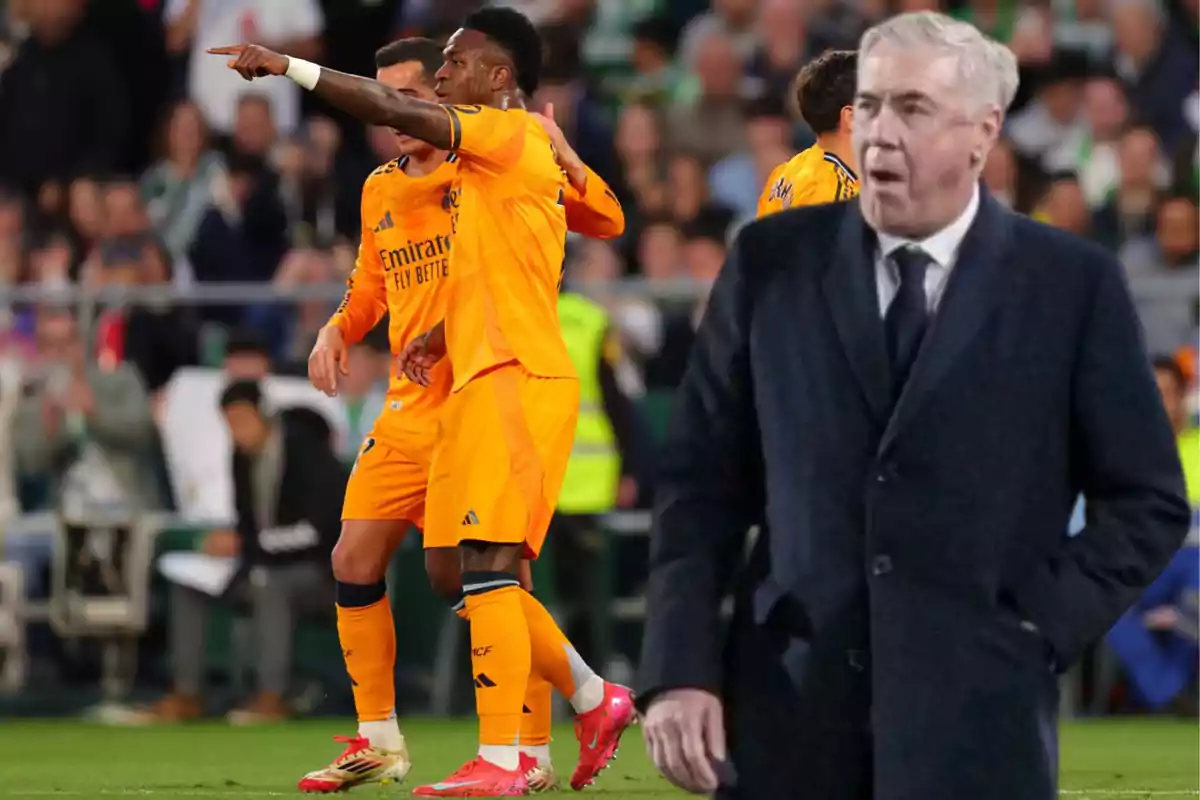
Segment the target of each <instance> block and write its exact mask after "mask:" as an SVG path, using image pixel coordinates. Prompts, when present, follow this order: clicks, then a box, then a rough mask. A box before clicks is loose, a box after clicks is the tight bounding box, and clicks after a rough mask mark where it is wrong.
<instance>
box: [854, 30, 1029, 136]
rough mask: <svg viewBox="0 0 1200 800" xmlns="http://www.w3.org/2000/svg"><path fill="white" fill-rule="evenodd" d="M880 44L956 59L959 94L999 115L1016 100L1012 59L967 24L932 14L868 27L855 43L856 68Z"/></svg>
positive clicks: (1016, 78) (1016, 80) (1015, 79)
mask: <svg viewBox="0 0 1200 800" xmlns="http://www.w3.org/2000/svg"><path fill="white" fill-rule="evenodd" d="M880 42H888V43H891V44H894V45H897V46H898V47H902V48H904V49H906V50H907V49H914V50H916V49H924V50H928V49H934V48H936V49H939V50H942V51H943V52H947V53H951V54H953V55H954V56H955V57H956V58H957V59H958V69H959V75H960V78H961V80H962V86H963V88H964V90H969V94H970V95H972V96H973V97H977V98H978V99H979V100H981V101H983V102H985V103H986V104H987V105H989V106H994V107H995V108H996V109H998V110H999V111H1000V113H1001V114H1004V113H1005V112H1006V111H1008V107H1009V106H1010V105H1012V101H1013V98H1014V97H1016V95H1017V85H1018V83H1019V82H1020V78H1019V76H1018V74H1017V57H1016V56H1015V55H1013V52H1012V51H1011V50H1009V49H1008V48H1007V47H1005V46H1004V45H1002V44H1000V43H999V42H997V41H995V40H994V39H990V38H988V37H987V36H985V35H984V34H983V33H981V32H980V30H979V29H978V28H976V27H975V26H974V25H971V24H970V23H967V22H960V21H959V20H956V19H953V18H952V17H948V16H946V15H945V14H938V13H936V12H933V11H917V12H912V13H908V14H899V15H897V16H894V17H891V18H890V19H887V20H884V21H883V22H881V23H879V24H878V25H875V26H874V27H872V28H869V29H868V30H867V32H866V33H864V34H863V36H862V41H861V42H859V45H858V52H859V61H858V63H859V69H862V64H863V62H864V61H865V60H866V58H867V56H868V55H870V53H871V50H873V49H874V48H875V46H876V45H878V44H879V43H880Z"/></svg>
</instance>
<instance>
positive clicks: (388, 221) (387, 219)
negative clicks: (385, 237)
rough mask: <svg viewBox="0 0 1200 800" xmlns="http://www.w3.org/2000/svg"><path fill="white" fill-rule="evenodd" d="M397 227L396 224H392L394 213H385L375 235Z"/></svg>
mask: <svg viewBox="0 0 1200 800" xmlns="http://www.w3.org/2000/svg"><path fill="white" fill-rule="evenodd" d="M394 227H396V223H394V222H392V212H391V211H387V212H384V215H383V219H381V220H379V224H378V225H376V226H375V233H379V232H380V231H386V230H389V229H391V228H394Z"/></svg>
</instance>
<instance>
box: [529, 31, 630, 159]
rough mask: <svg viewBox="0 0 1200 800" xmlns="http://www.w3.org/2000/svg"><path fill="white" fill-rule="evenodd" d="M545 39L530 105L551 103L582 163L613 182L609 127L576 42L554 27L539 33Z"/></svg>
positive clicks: (610, 127) (610, 131)
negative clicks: (540, 68)
mask: <svg viewBox="0 0 1200 800" xmlns="http://www.w3.org/2000/svg"><path fill="white" fill-rule="evenodd" d="M542 35H543V36H544V37H545V39H544V41H545V42H546V54H545V64H544V65H543V67H542V75H541V82H540V83H539V85H538V90H537V92H536V94H535V95H534V99H533V100H534V108H536V109H539V110H540V109H543V108H545V106H546V104H547V103H551V104H553V105H554V121H555V122H557V123H558V126H559V127H560V128H561V129H562V131H563V133H565V134H566V136H567V138H568V139H569V140H570V142H571V146H572V147H574V148H575V152H576V153H578V154H579V157H580V158H581V159H583V162H584V163H585V164H587V165H588V166H589V167H591V168H592V169H593V170H595V171H596V173H597V174H598V175H599V176H600V177H602V178H604V180H605V181H615V178H616V154H615V153H614V152H613V143H612V142H613V130H612V126H611V125H609V123H608V119H607V118H606V117H605V111H604V105H603V104H602V103H601V102H600V101H599V100H598V99H596V98H595V97H594V96H593V93H592V90H591V88H590V86H589V85H588V82H587V79H586V77H585V74H584V71H583V63H582V61H581V60H580V55H579V41H578V39H577V38H576V36H575V35H574V33H573V32H572V31H570V30H569V29H567V28H565V27H564V26H561V25H559V26H556V27H553V28H549V29H546V30H544V31H543V32H542Z"/></svg>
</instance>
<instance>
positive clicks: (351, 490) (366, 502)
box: [342, 431, 429, 528]
mask: <svg viewBox="0 0 1200 800" xmlns="http://www.w3.org/2000/svg"><path fill="white" fill-rule="evenodd" d="M413 452H416V453H418V454H419V455H417V456H414V455H413V454H412V453H413ZM428 456H429V449H428V446H425V447H415V448H411V449H409V450H406V451H401V450H399V449H397V448H395V447H392V446H390V445H387V444H384V442H383V441H381V440H380V439H379V437H377V436H376V435H375V432H374V431H372V432H371V435H370V436H368V437H367V438H366V439H364V440H363V446H362V449H361V450H359V451H358V458H356V459H355V460H354V469H353V470H352V471H351V473H350V480H349V482H348V483H347V484H346V499H345V501H344V502H343V503H342V519H365V520H408V521H409V522H411V523H412V524H414V525H416V526H417V527H418V528H423V527H424V526H425V489H426V487H427V486H428V485H429V457H428Z"/></svg>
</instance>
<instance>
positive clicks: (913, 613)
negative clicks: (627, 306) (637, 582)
mask: <svg viewBox="0 0 1200 800" xmlns="http://www.w3.org/2000/svg"><path fill="white" fill-rule="evenodd" d="M1016 89H1017V68H1016V62H1015V59H1014V57H1013V55H1012V53H1010V52H1009V51H1008V50H1007V49H1006V48H1004V47H1003V46H1001V45H999V44H997V43H996V42H994V41H991V40H990V39H988V38H986V37H985V36H984V35H983V34H981V33H980V32H979V31H978V30H977V29H975V28H974V27H972V26H970V25H967V24H964V23H961V22H956V21H954V20H952V19H950V18H948V17H946V16H943V15H940V14H934V13H927V12H925V13H915V14H903V15H900V16H897V17H893V18H892V19H889V20H887V21H886V22H883V23H881V24H880V25H878V26H876V27H874V28H872V29H870V30H869V31H867V32H866V33H865V34H864V36H863V39H862V42H861V44H860V50H859V71H858V88H857V97H856V100H855V104H854V134H853V135H854V148H855V155H856V156H857V159H858V164H859V166H860V173H861V181H862V183H861V186H862V194H861V196H860V197H859V198H858V199H857V200H854V201H850V202H846V203H838V204H832V205H824V206H810V207H804V208H794V209H791V210H789V211H785V212H783V213H780V214H777V215H775V216H771V217H768V218H765V219H762V220H758V221H756V222H754V223H751V224H750V225H749V226H747V227H746V228H745V229H744V230H743V231H742V233H741V234H740V236H739V237H738V239H737V241H736V242H735V243H734V245H733V247H732V248H731V250H730V254H729V257H728V259H727V261H726V263H725V265H724V267H723V268H722V270H721V274H720V276H719V277H718V278H717V281H716V283H715V285H714V286H713V289H712V295H711V299H710V301H709V306H708V310H707V313H706V315H705V318H704V321H703V323H702V324H701V326H700V329H699V331H698V333H697V338H696V344H695V346H694V349H693V351H692V356H691V361H690V363H689V366H688V369H687V372H686V374H685V377H684V379H683V383H682V385H681V387H680V390H679V397H678V399H677V404H676V413H675V415H674V418H673V420H672V424H671V429H670V433H669V436H668V441H667V442H666V446H665V447H664V449H663V464H662V465H661V472H660V480H661V483H660V486H659V492H658V506H657V508H656V510H655V520H654V529H653V534H652V539H651V564H650V579H649V583H648V588H647V604H646V607H647V622H646V634H645V644H644V646H643V651H642V663H641V676H640V689H641V692H640V696H639V704H640V705H641V707H642V710H643V711H644V713H645V737H646V742H647V745H648V747H649V750H650V754H651V757H652V758H653V759H654V762H655V764H657V766H658V768H659V769H660V770H661V771H662V772H663V774H664V775H666V776H667V778H669V779H670V780H671V781H672V782H674V783H676V784H677V785H679V786H681V787H683V788H685V789H687V790H689V791H692V792H696V793H712V792H716V795H717V797H719V798H729V799H730V800H732V799H733V798H747V800H763V799H764V798H789V800H964V799H965V798H969V799H970V800H1052V799H1053V798H1055V797H1056V793H1057V792H1056V790H1057V786H1056V783H1057V772H1058V763H1057V759H1058V748H1057V730H1056V727H1057V726H1056V722H1057V718H1056V714H1057V707H1058V688H1057V675H1058V674H1059V673H1061V672H1062V671H1063V670H1065V669H1066V668H1067V667H1069V666H1070V665H1071V664H1072V662H1074V661H1075V660H1076V659H1077V658H1078V657H1079V655H1080V653H1081V651H1082V650H1083V649H1084V648H1085V647H1086V646H1087V644H1088V643H1089V642H1091V641H1093V640H1095V639H1096V638H1098V637H1099V636H1101V635H1102V634H1103V633H1104V632H1105V631H1106V630H1107V629H1108V628H1109V627H1110V626H1111V625H1112V624H1113V622H1114V621H1115V620H1116V619H1117V618H1118V617H1119V616H1120V615H1121V613H1122V612H1123V611H1124V610H1125V609H1127V608H1129V607H1130V605H1131V604H1132V603H1133V602H1134V600H1135V599H1136V598H1137V597H1138V595H1139V594H1140V593H1141V592H1142V590H1143V589H1144V588H1145V587H1146V586H1147V585H1148V584H1149V583H1150V582H1151V581H1152V580H1153V579H1154V578H1155V576H1156V575H1158V574H1159V572H1161V570H1162V569H1163V567H1164V566H1165V565H1166V564H1167V562H1168V561H1169V560H1170V558H1171V556H1172V554H1173V553H1174V552H1175V551H1176V549H1177V548H1178V547H1179V545H1180V543H1181V542H1182V541H1183V539H1184V536H1185V535H1186V533H1187V529H1188V519H1189V513H1188V505H1187V502H1186V500H1185V497H1184V485H1183V477H1182V473H1181V470H1180V466H1179V459H1178V457H1177V455H1176V450H1175V446H1174V442H1173V439H1172V435H1171V429H1170V426H1169V424H1168V422H1167V419H1166V416H1165V414H1164V412H1163V409H1162V405H1161V403H1160V402H1159V399H1158V391H1157V389H1156V388H1155V383H1154V379H1153V377H1152V375H1151V371H1150V368H1149V364H1148V360H1147V358H1146V354H1145V351H1144V349H1143V346H1142V342H1141V339H1140V334H1139V329H1138V322H1137V318H1136V316H1135V314H1134V309H1133V304H1132V302H1131V301H1130V298H1129V294H1128V292H1127V290H1126V288H1125V283H1124V280H1123V278H1122V275H1121V267H1120V265H1119V264H1118V263H1117V262H1116V261H1115V260H1114V259H1113V257H1112V256H1110V255H1109V254H1108V253H1106V252H1105V251H1103V250H1102V249H1101V248H1100V247H1098V246H1096V245H1094V244H1091V243H1089V242H1087V241H1085V240H1083V239H1080V238H1078V237H1076V236H1073V235H1071V234H1069V233H1065V232H1062V231H1058V230H1054V229H1052V228H1050V227H1048V226H1045V225H1042V224H1039V223H1037V222H1034V221H1032V220H1030V219H1028V218H1026V217H1023V216H1019V215H1016V214H1014V213H1012V212H1010V211H1008V210H1007V209H1005V208H1004V207H1003V206H1002V205H1001V204H1000V203H998V202H997V201H996V200H995V199H993V198H992V197H991V196H989V194H988V193H987V191H986V190H985V189H984V188H982V187H981V185H980V182H979V176H980V172H981V170H982V167H983V164H984V162H985V160H986V158H987V155H988V152H989V151H990V149H991V148H992V147H993V145H994V144H995V142H996V139H997V137H998V136H999V133H1000V128H1001V124H1002V123H1003V120H1004V114H1005V111H1006V110H1007V108H1008V106H1009V103H1010V102H1011V101H1012V98H1013V96H1014V94H1015V93H1016ZM1080 494H1082V495H1083V496H1084V497H1085V498H1086V500H1087V524H1086V526H1085V528H1084V530H1083V531H1082V533H1080V534H1079V535H1078V536H1075V537H1073V538H1067V537H1066V536H1065V532H1066V531H1067V522H1068V518H1069V517H1070V515H1071V510H1072V507H1073V506H1074V504H1075V500H1076V498H1077V496H1079V495H1080ZM752 528H757V530H758V535H757V537H756V538H754V539H753V540H752V543H751V545H750V547H749V555H748V557H747V558H746V559H744V560H743V559H740V558H739V555H740V554H741V553H742V552H745V549H746V544H747V532H748V531H749V530H750V529H752ZM730 593H732V595H733V597H734V615H733V621H732V623H731V625H730V626H729V629H728V634H727V635H725V636H723V635H722V633H721V631H722V625H721V619H720V608H721V605H722V601H723V599H724V598H725V597H726V596H727V595H728V594H730Z"/></svg>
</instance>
